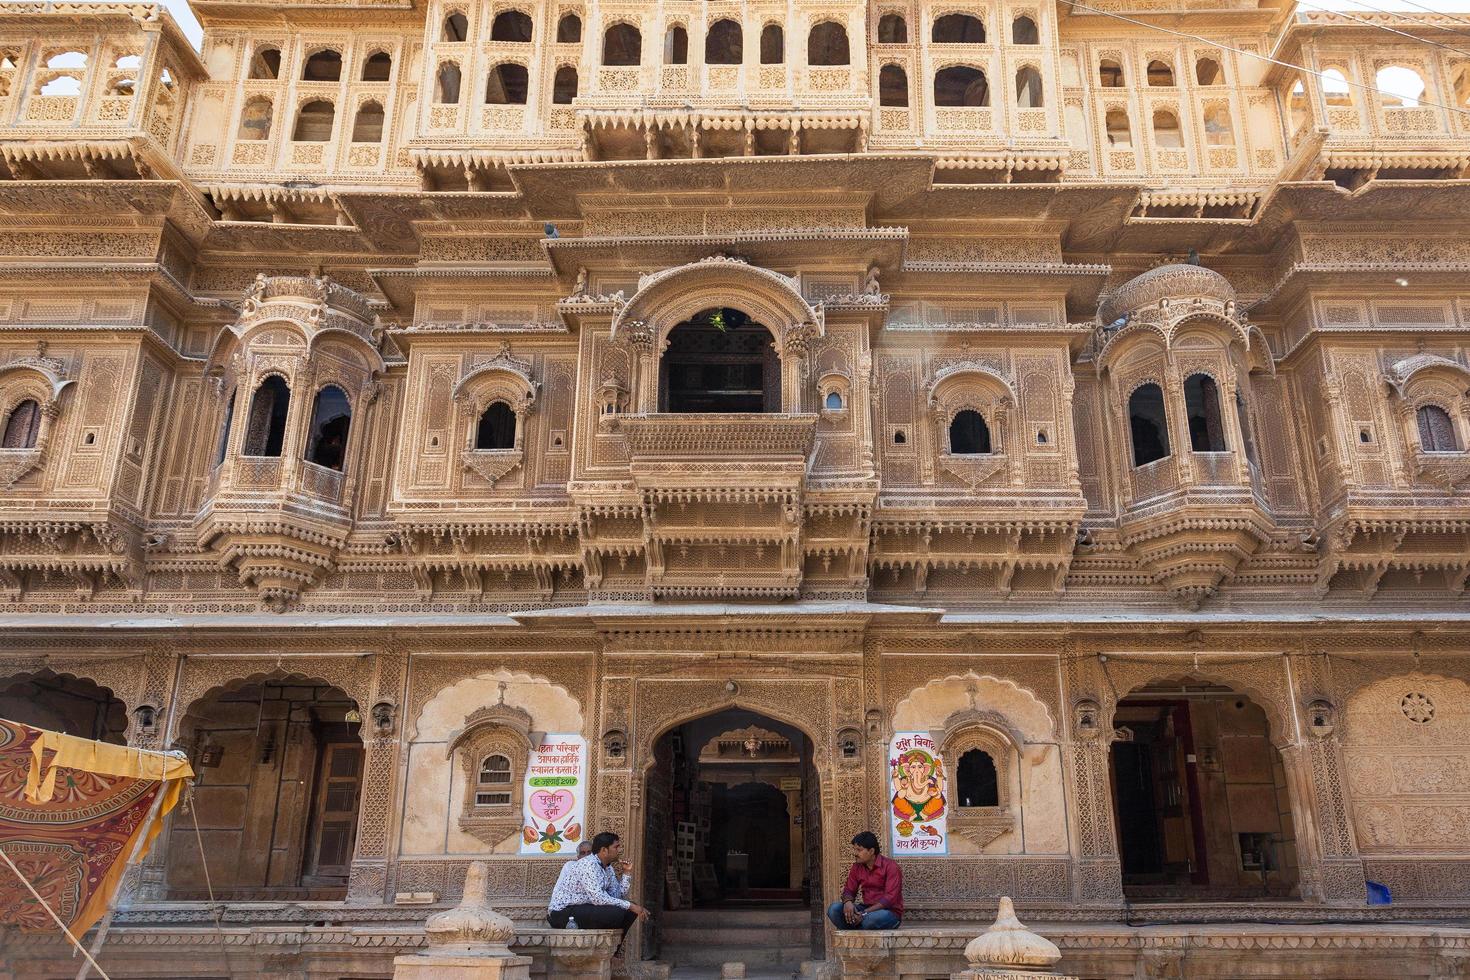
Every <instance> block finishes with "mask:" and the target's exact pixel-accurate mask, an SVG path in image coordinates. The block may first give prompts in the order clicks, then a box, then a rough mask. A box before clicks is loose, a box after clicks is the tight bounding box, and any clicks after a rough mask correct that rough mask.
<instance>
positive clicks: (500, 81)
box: [485, 61, 530, 105]
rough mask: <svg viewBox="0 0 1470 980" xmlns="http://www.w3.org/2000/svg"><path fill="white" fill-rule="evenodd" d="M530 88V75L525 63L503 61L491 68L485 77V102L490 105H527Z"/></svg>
mask: <svg viewBox="0 0 1470 980" xmlns="http://www.w3.org/2000/svg"><path fill="white" fill-rule="evenodd" d="M529 90H530V75H529V73H528V72H527V71H526V66H525V65H519V64H516V63H515V62H513V61H506V62H502V63H501V64H498V65H496V66H495V67H494V68H491V69H490V74H489V75H487V76H486V78H485V102H486V104H488V105H525V104H526V94H527V92H528V91H529Z"/></svg>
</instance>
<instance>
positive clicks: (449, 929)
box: [393, 861, 531, 980]
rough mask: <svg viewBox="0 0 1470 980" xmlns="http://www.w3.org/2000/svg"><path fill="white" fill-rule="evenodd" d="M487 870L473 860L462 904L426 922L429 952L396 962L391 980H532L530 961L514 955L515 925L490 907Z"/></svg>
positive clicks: (467, 872) (487, 868) (482, 863)
mask: <svg viewBox="0 0 1470 980" xmlns="http://www.w3.org/2000/svg"><path fill="white" fill-rule="evenodd" d="M488 878H489V865H487V864H486V863H485V862H484V861H475V862H474V863H472V864H471V865H470V866H469V869H468V870H467V871H466V872H465V880H464V898H463V900H461V901H460V903H459V905H458V906H457V907H455V908H452V909H446V910H445V911H443V912H435V913H434V914H433V915H431V916H429V919H428V921H427V922H425V923H424V933H425V935H427V937H428V939H429V947H428V949H426V950H424V951H423V952H422V953H414V954H412V955H410V956H396V957H394V958H393V980H531V957H529V956H516V955H515V954H513V953H512V952H511V951H510V941H511V939H512V938H513V937H514V936H515V927H514V926H513V925H512V924H511V921H510V920H509V919H507V918H506V917H505V916H503V915H501V914H500V913H499V912H497V911H495V910H494V909H492V908H491V907H490V906H489V904H487V902H486V894H485V893H486V884H487V880H488Z"/></svg>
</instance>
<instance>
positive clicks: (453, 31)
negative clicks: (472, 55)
mask: <svg viewBox="0 0 1470 980" xmlns="http://www.w3.org/2000/svg"><path fill="white" fill-rule="evenodd" d="M469 36H470V20H469V18H468V17H466V16H465V15H464V14H462V13H460V12H459V11H457V10H456V11H455V12H454V13H452V14H450V15H449V16H448V17H445V18H444V29H443V31H441V32H440V34H439V40H441V41H448V42H449V43H451V44H454V43H457V42H459V41H463V40H465V39H466V38H467V37H469Z"/></svg>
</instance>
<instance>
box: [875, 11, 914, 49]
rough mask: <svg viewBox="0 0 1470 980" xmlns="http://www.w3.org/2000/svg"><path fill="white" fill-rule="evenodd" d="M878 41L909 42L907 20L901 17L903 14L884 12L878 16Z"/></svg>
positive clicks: (880, 42) (885, 42) (887, 42)
mask: <svg viewBox="0 0 1470 980" xmlns="http://www.w3.org/2000/svg"><path fill="white" fill-rule="evenodd" d="M878 43H879V44H907V43H909V22H908V21H906V20H904V19H903V14H884V15H883V16H882V17H879V18H878Z"/></svg>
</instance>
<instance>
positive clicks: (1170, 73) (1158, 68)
mask: <svg viewBox="0 0 1470 980" xmlns="http://www.w3.org/2000/svg"><path fill="white" fill-rule="evenodd" d="M1148 84H1149V87H1150V88H1168V87H1170V86H1172V85H1173V84H1174V69H1173V68H1171V67H1169V65H1168V63H1167V62H1163V61H1150V62H1149V63H1148Z"/></svg>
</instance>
